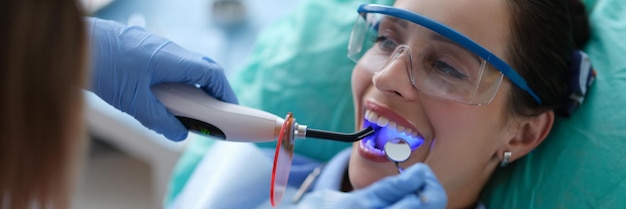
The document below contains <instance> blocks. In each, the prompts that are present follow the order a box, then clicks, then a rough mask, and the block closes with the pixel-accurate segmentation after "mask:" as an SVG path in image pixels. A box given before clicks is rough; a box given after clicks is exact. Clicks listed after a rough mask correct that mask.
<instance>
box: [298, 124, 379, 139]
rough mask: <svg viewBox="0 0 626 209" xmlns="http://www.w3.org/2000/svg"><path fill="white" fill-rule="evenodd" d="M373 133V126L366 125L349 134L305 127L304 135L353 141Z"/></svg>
mask: <svg viewBox="0 0 626 209" xmlns="http://www.w3.org/2000/svg"><path fill="white" fill-rule="evenodd" d="M373 133H374V128H372V127H367V128H366V129H363V130H361V131H358V132H355V133H351V134H345V133H339V132H332V131H323V130H316V129H311V128H307V130H306V137H307V138H308V137H313V138H318V139H326V140H333V141H341V142H355V141H359V140H361V139H363V138H365V137H367V136H369V135H372V134H373Z"/></svg>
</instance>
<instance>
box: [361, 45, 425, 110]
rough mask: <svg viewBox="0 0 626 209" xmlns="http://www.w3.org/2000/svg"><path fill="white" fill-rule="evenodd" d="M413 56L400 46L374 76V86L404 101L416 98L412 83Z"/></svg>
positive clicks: (408, 50) (409, 50) (416, 92)
mask: <svg viewBox="0 0 626 209" xmlns="http://www.w3.org/2000/svg"><path fill="white" fill-rule="evenodd" d="M412 63H413V54H412V53H411V49H410V48H408V47H406V46H400V47H398V48H397V49H396V50H394V53H393V54H392V55H391V56H390V58H389V60H388V61H387V63H386V64H385V65H383V67H382V68H381V69H380V70H379V71H377V72H376V74H374V76H373V77H372V82H373V83H374V86H375V87H376V88H377V89H378V90H380V91H382V92H385V93H389V94H395V95H398V96H400V97H402V98H403V99H406V100H414V99H416V98H417V94H418V91H417V89H415V87H414V85H413V83H414V82H415V81H414V78H413V77H412V74H411V72H412V71H413V65H412Z"/></svg>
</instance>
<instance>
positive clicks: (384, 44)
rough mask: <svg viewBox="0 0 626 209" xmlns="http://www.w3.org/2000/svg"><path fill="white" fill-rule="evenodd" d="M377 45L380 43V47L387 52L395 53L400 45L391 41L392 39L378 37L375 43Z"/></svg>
mask: <svg viewBox="0 0 626 209" xmlns="http://www.w3.org/2000/svg"><path fill="white" fill-rule="evenodd" d="M374 42H375V43H378V45H379V47H380V48H382V49H385V50H390V51H393V50H395V49H396V47H397V46H398V44H397V43H396V42H395V41H393V40H391V39H390V38H387V37H386V36H378V37H376V40H375V41H374Z"/></svg>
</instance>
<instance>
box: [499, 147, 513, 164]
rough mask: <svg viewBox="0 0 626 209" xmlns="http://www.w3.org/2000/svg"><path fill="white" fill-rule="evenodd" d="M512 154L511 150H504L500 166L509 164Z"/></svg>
mask: <svg viewBox="0 0 626 209" xmlns="http://www.w3.org/2000/svg"><path fill="white" fill-rule="evenodd" d="M511 154H512V153H511V152H509V151H506V152H504V159H502V162H501V163H500V167H506V166H507V165H508V164H509V160H511Z"/></svg>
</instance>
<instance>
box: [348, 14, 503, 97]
mask: <svg viewBox="0 0 626 209" xmlns="http://www.w3.org/2000/svg"><path fill="white" fill-rule="evenodd" d="M348 57H350V59H352V60H353V61H355V62H357V65H358V66H359V67H360V68H364V69H366V70H368V71H371V72H378V71H382V70H386V69H391V68H398V67H402V68H405V69H406V72H407V76H408V78H409V79H408V80H409V81H410V82H411V84H412V85H413V86H414V87H415V88H416V89H417V90H418V91H420V92H422V93H424V94H428V95H431V96H436V97H440V98H443V99H447V100H452V101H456V102H461V103H466V104H477V105H480V104H487V103H489V102H491V100H492V99H493V97H494V96H495V93H496V92H497V90H498V88H499V86H500V83H501V82H502V78H503V75H502V73H500V71H498V70H496V69H495V68H494V67H492V66H490V65H489V64H488V63H487V62H486V61H485V60H484V59H482V58H481V57H479V56H478V55H476V54H474V53H472V52H470V51H469V50H467V49H465V48H464V47H463V46H461V45H460V44H458V43H456V42H455V41H453V40H451V39H449V38H447V37H445V36H444V35H442V34H439V33H438V32H436V31H433V30H430V29H428V28H426V27H424V26H422V25H419V24H416V23H413V22H411V21H408V20H404V19H401V18H398V17H394V16H388V15H383V14H377V13H362V14H360V15H359V17H358V19H357V21H356V22H355V24H354V27H353V30H352V34H351V36H350V42H349V46H348Z"/></svg>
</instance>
